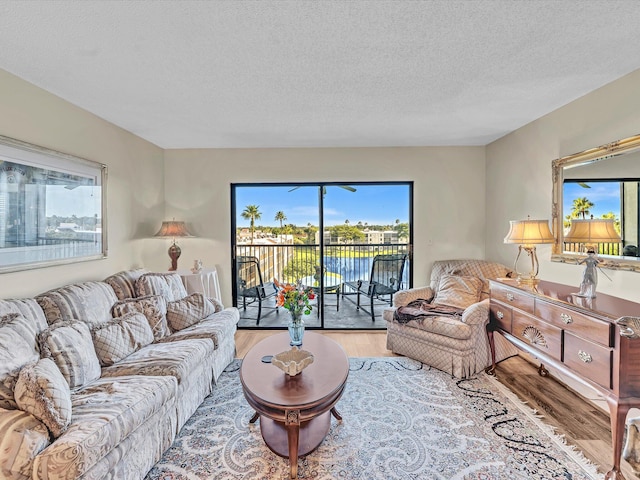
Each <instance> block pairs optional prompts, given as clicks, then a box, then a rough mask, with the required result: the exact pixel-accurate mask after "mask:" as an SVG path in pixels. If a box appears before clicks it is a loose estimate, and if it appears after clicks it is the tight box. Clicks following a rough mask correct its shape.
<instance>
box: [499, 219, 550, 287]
mask: <svg viewBox="0 0 640 480" xmlns="http://www.w3.org/2000/svg"><path fill="white" fill-rule="evenodd" d="M509 224H510V227H509V233H507V236H506V237H504V243H516V244H518V256H517V257H516V260H515V262H513V270H514V271H515V272H516V274H517V275H518V282H520V283H526V284H530V285H536V284H537V283H538V281H539V280H538V278H537V277H538V270H539V264H538V255H537V254H536V245H539V244H543V243H553V242H555V238H554V237H553V234H552V233H551V230H550V229H549V222H548V221H547V220H531V219H529V217H527V220H511V221H510V222H509ZM522 250H524V251H525V252H527V255H529V257H530V258H531V271H530V272H529V273H528V274H522V273H518V259H519V258H520V254H521V253H522Z"/></svg>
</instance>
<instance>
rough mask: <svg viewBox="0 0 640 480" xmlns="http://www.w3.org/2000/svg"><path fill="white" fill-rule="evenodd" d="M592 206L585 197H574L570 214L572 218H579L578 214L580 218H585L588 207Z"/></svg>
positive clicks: (587, 213)
mask: <svg viewBox="0 0 640 480" xmlns="http://www.w3.org/2000/svg"><path fill="white" fill-rule="evenodd" d="M593 206H594V203H593V202H591V201H590V200H589V199H588V198H587V197H582V198H576V199H574V200H573V211H572V212H571V216H572V217H573V218H580V216H582V218H583V219H585V218H587V215H589V213H590V211H589V209H590V208H593Z"/></svg>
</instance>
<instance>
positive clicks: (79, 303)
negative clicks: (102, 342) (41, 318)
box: [36, 282, 118, 325]
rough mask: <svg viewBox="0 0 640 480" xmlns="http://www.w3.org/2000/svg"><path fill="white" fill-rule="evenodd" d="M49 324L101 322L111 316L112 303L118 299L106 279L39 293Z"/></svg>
mask: <svg viewBox="0 0 640 480" xmlns="http://www.w3.org/2000/svg"><path fill="white" fill-rule="evenodd" d="M36 300H37V301H38V304H39V305H40V306H41V307H42V310H43V311H44V314H45V316H46V318H47V322H48V323H49V325H53V324H54V323H57V322H66V321H70V320H81V321H83V322H85V323H88V324H89V325H97V324H100V323H103V322H107V321H109V320H111V318H112V317H111V307H112V306H113V304H114V303H116V302H117V301H118V297H116V294H115V292H114V291H113V288H111V286H110V285H109V284H107V283H104V282H85V283H76V284H72V285H67V286H65V287H61V288H57V289H55V290H50V291H48V292H46V293H43V294H41V295H38V296H37V297H36Z"/></svg>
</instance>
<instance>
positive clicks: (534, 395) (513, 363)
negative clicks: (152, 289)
mask: <svg viewBox="0 0 640 480" xmlns="http://www.w3.org/2000/svg"><path fill="white" fill-rule="evenodd" d="M275 333H278V332H277V331H273V330H272V331H264V330H262V331H260V330H238V332H237V333H236V348H237V356H238V358H243V357H244V355H245V354H246V353H247V351H248V350H249V349H250V348H251V347H252V346H253V345H255V344H256V343H258V342H259V341H260V340H262V339H264V338H266V337H268V336H269V335H273V334H275ZM322 333H323V334H325V335H327V336H328V337H330V338H332V339H333V340H335V341H336V342H338V343H339V344H340V345H342V347H343V348H344V349H345V351H346V352H347V355H348V356H349V357H389V356H395V355H394V354H393V353H392V352H390V351H389V350H387V349H386V332H376V331H349V332H344V331H333V332H332V331H325V332H322ZM496 374H497V378H498V380H500V381H501V382H502V383H503V384H505V385H507V386H508V387H509V388H510V389H511V391H513V392H514V393H516V394H517V395H518V397H519V398H520V399H521V400H522V401H524V402H526V403H527V404H528V405H529V406H530V407H531V408H533V409H535V410H537V411H538V413H539V414H541V415H543V421H544V422H545V423H547V424H549V425H552V426H553V427H554V428H555V429H556V433H557V434H559V435H563V436H564V437H565V438H566V441H567V443H568V444H570V445H574V446H576V447H577V448H578V449H579V450H581V451H582V452H583V453H584V455H585V457H587V458H588V459H590V460H591V461H592V462H594V463H596V464H597V465H599V466H600V472H601V473H605V472H606V471H607V470H608V469H609V468H610V466H611V464H612V463H611V456H612V453H611V452H612V449H611V430H610V426H609V416H608V415H607V414H606V413H604V412H603V411H602V410H601V409H600V408H598V407H597V406H595V405H593V404H592V403H591V402H589V401H588V400H585V399H583V398H582V397H581V396H580V395H578V394H577V393H575V392H574V391H573V390H570V389H568V388H566V387H565V386H564V385H562V384H560V383H559V382H557V381H555V380H554V379H553V378H552V377H546V378H543V377H540V376H539V375H538V371H537V366H534V365H532V364H531V363H529V362H528V361H526V360H524V359H523V358H521V357H513V358H509V359H507V360H505V361H503V362H501V363H500V364H499V365H498V368H497V372H496ZM622 472H623V474H624V476H625V478H626V479H627V480H631V479H633V478H635V475H634V473H633V470H632V469H631V466H630V465H629V464H628V463H626V462H625V461H624V460H623V462H622Z"/></svg>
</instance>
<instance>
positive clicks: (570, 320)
mask: <svg viewBox="0 0 640 480" xmlns="http://www.w3.org/2000/svg"><path fill="white" fill-rule="evenodd" d="M560 318H561V319H562V321H563V322H564V323H565V324H567V325H569V324H570V323H573V318H571V315H567V314H566V313H561V314H560Z"/></svg>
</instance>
